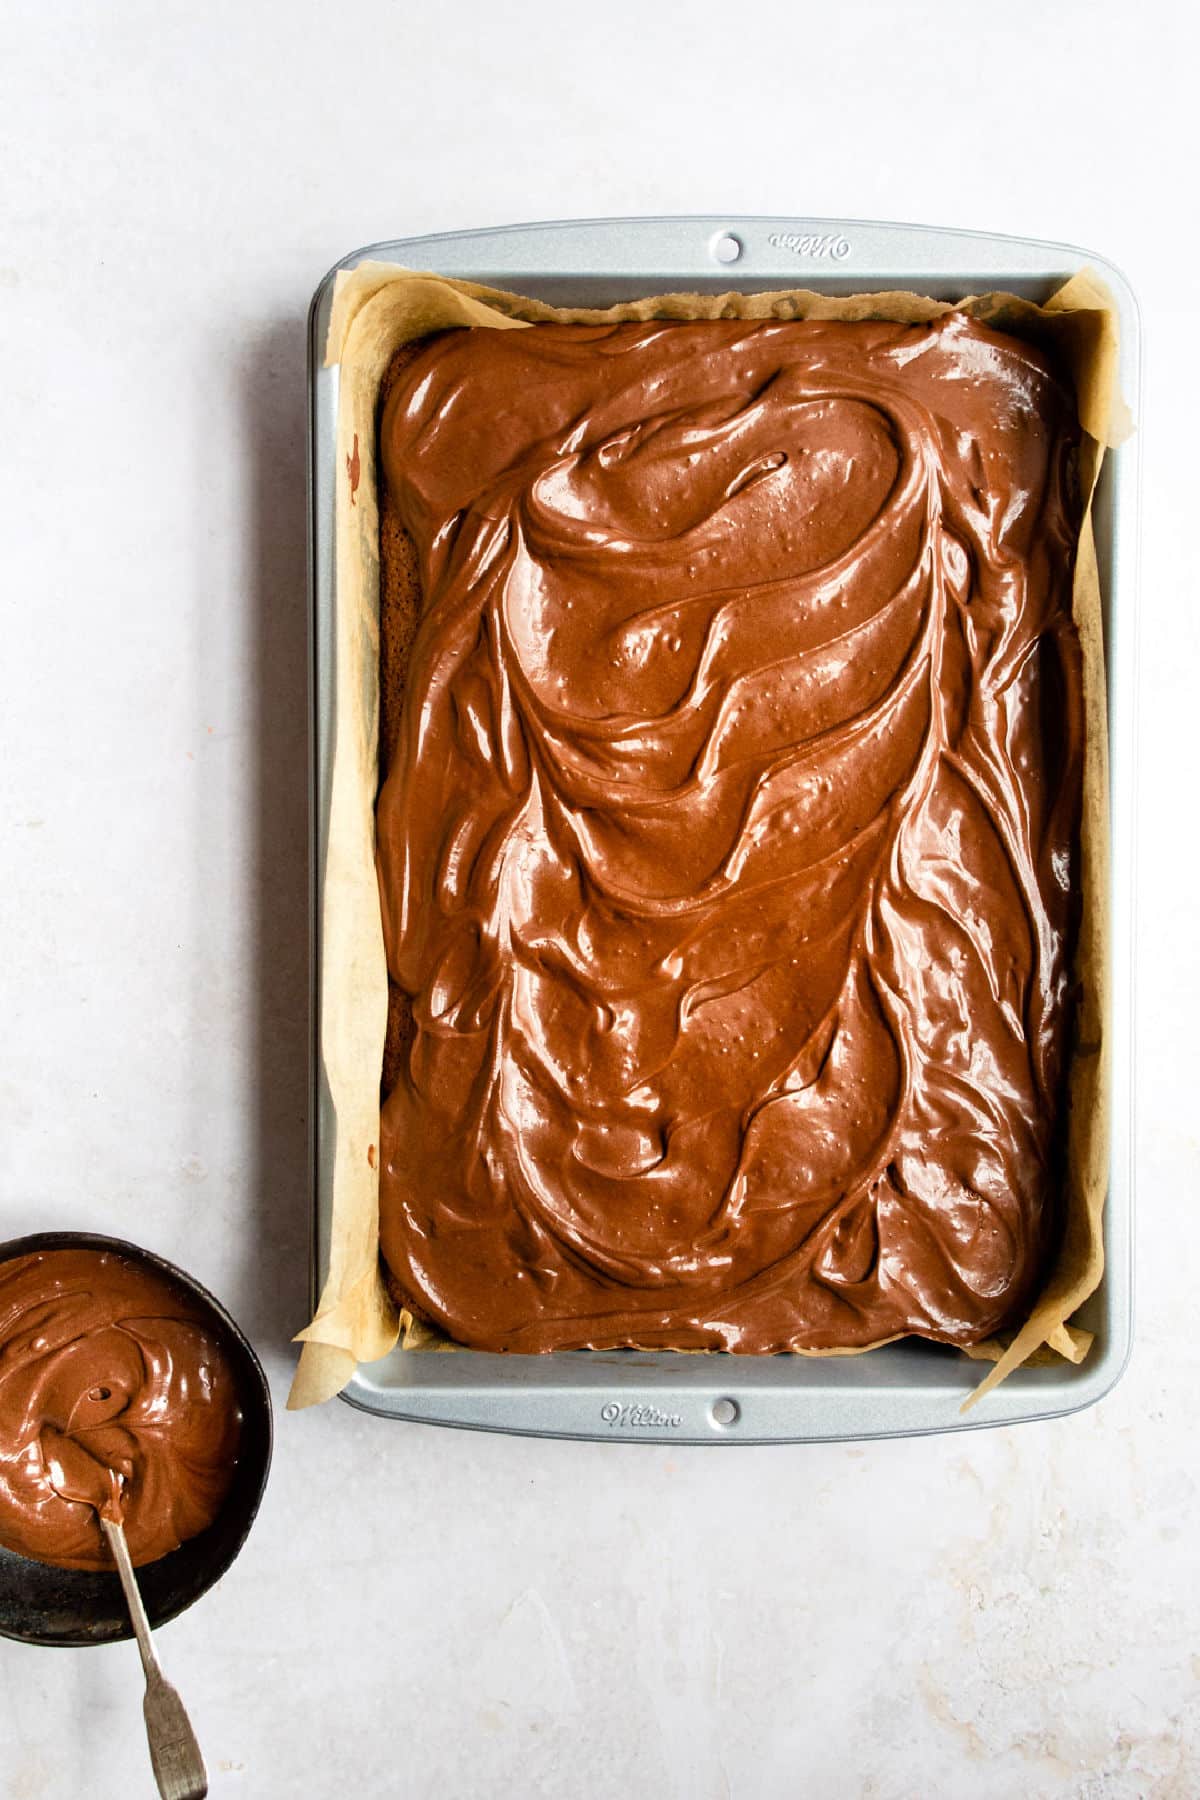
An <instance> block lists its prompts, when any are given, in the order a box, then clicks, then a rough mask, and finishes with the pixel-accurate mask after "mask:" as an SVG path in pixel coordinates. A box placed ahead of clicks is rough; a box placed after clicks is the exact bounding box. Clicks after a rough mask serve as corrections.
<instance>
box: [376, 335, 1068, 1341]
mask: <svg viewBox="0 0 1200 1800" xmlns="http://www.w3.org/2000/svg"><path fill="white" fill-rule="evenodd" d="M1076 442H1077V430H1076V428H1075V426H1074V423H1073V403H1072V397H1071V395H1070V394H1069V392H1067V391H1066V389H1065V388H1064V386H1063V385H1062V383H1061V381H1060V380H1059V378H1058V377H1057V375H1056V373H1055V371H1054V369H1053V368H1052V366H1051V365H1050V363H1049V362H1048V361H1047V360H1046V359H1045V358H1044V357H1043V356H1042V355H1041V354H1039V353H1038V352H1037V351H1035V350H1033V349H1032V348H1031V347H1030V346H1028V345H1027V344H1025V343H1023V342H1019V341H1017V340H1015V339H1012V338H1009V337H1005V336H1002V335H1000V334H998V333H996V332H995V331H992V330H990V329H988V328H987V327H984V326H982V325H980V324H977V323H975V322H973V321H971V320H969V319H967V318H965V317H964V316H962V315H959V314H950V315H947V316H946V317H944V318H943V319H941V320H939V321H938V322H937V323H935V324H933V325H930V326H899V325H890V324H842V323H839V324H825V323H812V322H810V323H760V324H748V323H745V322H740V321H727V320H722V321H716V322H704V323H701V322H697V323H689V324H663V323H650V324H622V325H616V326H599V327H587V326H557V325H545V326H538V327H536V328H533V329H529V330H513V331H486V330H476V331H454V332H448V333H445V334H442V335H441V336H439V337H437V338H435V339H431V340H429V341H427V342H426V343H425V344H424V345H423V346H422V347H421V349H420V350H419V351H418V353H417V354H416V356H415V357H414V358H413V359H412V361H411V362H410V363H409V365H408V366H407V367H406V368H405V369H404V370H403V371H402V373H401V375H400V377H399V379H398V381H397V382H396V385H395V387H394V388H393V390H392V392H391V394H390V396H389V399H388V401H387V404H386V407H385V410H384V414H383V417H382V420H381V428H380V450H381V459H382V464H383V470H384V475H385V479H386V484H387V495H388V504H391V505H394V506H395V508H396V509H397V512H398V516H399V518H400V520H401V522H402V524H403V526H404V528H405V529H406V530H407V532H408V533H409V534H410V536H411V539H412V540H413V543H414V544H415V547H416V552H417V556H418V559H419V567H420V580H421V587H422V593H423V602H424V604H423V613H422V617H421V620H420V624H419V627H418V630H417V633H416V637H415V641H414V643H413V647H412V652H411V659H410V662H409V666H408V672H407V682H406V697H405V703H404V714H403V720H402V726H401V730H400V734H399V739H398V743H397V746H396V749H395V754H394V756H393V759H392V763H391V767H390V769H389V770H388V771H387V776H386V780H385V783H384V786H383V788H382V791H381V794H380V798H379V804H378V815H377V825H378V866H379V878H380V891H381V897H382V907H383V919H384V934H385V942H386V947H387V956H388V966H389V972H390V975H391V979H392V981H393V983H394V984H395V988H396V995H397V1003H398V1004H400V1005H403V1006H407V1007H408V1008H409V1009H410V1011H411V1044H410V1047H409V1049H408V1054H407V1060H406V1066H405V1070H404V1073H403V1075H402V1078H401V1079H400V1080H399V1081H398V1082H397V1083H396V1084H395V1086H394V1087H393V1089H392V1091H391V1092H390V1093H389V1094H388V1095H387V1096H386V1099H385V1104H384V1107H383V1120H382V1126H381V1133H382V1143H381V1148H382V1167H381V1179H380V1214H381V1221H380V1222H381V1242H382V1249H383V1254H384V1257H385V1260H386V1262H387V1264H388V1266H389V1268H390V1271H391V1273H392V1276H393V1279H394V1282H395V1285H396V1288H397V1291H398V1293H399V1294H400V1295H401V1297H403V1299H404V1300H405V1301H406V1302H407V1303H408V1304H410V1305H411V1306H412V1307H413V1308H414V1310H415V1311H416V1312H417V1313H418V1314H419V1315H421V1316H424V1317H427V1318H430V1319H432V1320H434V1321H435V1322H437V1323H438V1324H439V1325H440V1326H442V1327H443V1328H444V1329H445V1330H446V1331H447V1332H449V1333H450V1334H451V1335H452V1336H453V1337H455V1338H456V1339H458V1340H459V1341H461V1342H463V1343H466V1344H470V1345H474V1346H477V1347H480V1348H491V1349H511V1350H522V1351H541V1350H551V1349H561V1348H573V1347H582V1346H593V1347H601V1346H605V1347H610V1346H618V1345H641V1346H645V1347H654V1346H660V1345H661V1346H674V1347H681V1348H685V1347H704V1348H719V1347H724V1348H728V1349H732V1350H741V1351H774V1350H783V1349H802V1348H831V1347H854V1346H863V1345H866V1344H870V1343H874V1342H877V1341H880V1340H882V1339H885V1338H888V1337H890V1336H893V1335H896V1334H899V1333H903V1332H918V1333H921V1334H923V1335H926V1336H929V1337H934V1338H939V1339H944V1340H946V1341H949V1342H953V1343H959V1344H969V1343H971V1342H973V1341H977V1340H978V1339H980V1338H982V1337H983V1336H985V1335H986V1334H987V1333H989V1332H990V1331H992V1330H993V1329H994V1328H996V1327H997V1326H999V1325H1001V1324H1002V1323H1003V1322H1004V1321H1005V1320H1006V1319H1007V1318H1008V1317H1009V1316H1010V1315H1012V1314H1013V1313H1014V1312H1015V1311H1018V1310H1019V1309H1020V1308H1021V1307H1022V1306H1024V1305H1025V1304H1027V1302H1028V1300H1029V1298H1030V1296H1031V1293H1032V1290H1033V1288H1034V1286H1035V1284H1036V1283H1037V1281H1038V1279H1039V1277H1040V1275H1041V1272H1042V1270H1043V1268H1044V1265H1045V1259H1046V1256H1047V1254H1048V1251H1049V1249H1050V1248H1051V1246H1052V1244H1053V1240H1054V1235H1055V1231H1056V1229H1057V1209H1056V1203H1055V1196H1056V1192H1057V1190H1058V1187H1059V1185H1060V1182H1061V1169H1060V1166H1059V1165H1060V1157H1061V1132H1060V1129H1059V1126H1058V1115H1059V1112H1060V1110H1061V1101H1062V1089H1063V1074H1064V1062H1065V1048H1066V1038H1067V1027H1068V1023H1069V1005H1068V1000H1069V983H1068V958H1069V953H1070V948H1071V939H1072V933H1073V929H1074V917H1075V897H1074V892H1073V880H1074V865H1075V856H1076V837H1077V830H1078V814H1079V804H1080V799H1079V796H1080V779H1081V757H1082V706H1081V697H1080V659H1079V647H1078V642H1077V637H1076V633H1075V629H1074V625H1073V623H1072V619H1071V588H1072V570H1073V558H1074V547H1075V538H1076V533H1077V524H1078V516H1079V509H1078V502H1077V498H1076V496H1075V492H1074V479H1073V470H1074V459H1073V454H1072V453H1073V450H1074V447H1075V445H1076Z"/></svg>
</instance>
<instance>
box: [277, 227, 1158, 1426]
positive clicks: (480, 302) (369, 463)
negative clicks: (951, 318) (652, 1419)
mask: <svg viewBox="0 0 1200 1800" xmlns="http://www.w3.org/2000/svg"><path fill="white" fill-rule="evenodd" d="M954 310H961V311H963V312H965V313H969V314H971V315H972V316H973V317H975V318H978V319H982V320H985V321H986V322H987V323H988V324H990V325H994V326H996V327H997V328H998V329H1001V330H1004V331H1009V332H1011V333H1012V334H1013V335H1014V336H1019V337H1025V338H1029V339H1031V340H1033V341H1035V342H1036V343H1039V344H1041V345H1043V346H1047V347H1050V348H1052V349H1054V350H1056V351H1057V353H1058V354H1059V355H1060V356H1061V357H1062V359H1063V360H1064V362H1065V363H1066V365H1067V367H1068V368H1069V370H1070V372H1071V374H1072V376H1073V379H1074V383H1075V390H1076V394H1077V397H1078V404H1079V418H1080V424H1081V426H1082V428H1083V430H1084V432H1085V434H1086V436H1085V439H1084V444H1083V449H1082V452H1081V457H1080V465H1081V467H1080V477H1081V482H1082V486H1083V491H1084V494H1085V496H1086V500H1087V510H1086V514H1085V517H1084V521H1083V526H1082V530H1081V534H1080V542H1079V551H1078V556H1077V560H1076V570H1075V589H1074V602H1073V603H1074V613H1075V620H1076V623H1077V626H1078V629H1079V635H1080V641H1081V645H1082V651H1083V704H1084V727H1085V752H1084V774H1083V815H1082V827H1081V875H1082V888H1083V904H1082V916H1081V920H1080V929H1079V942H1078V946H1077V951H1076V959H1075V976H1076V981H1077V984H1078V988H1079V999H1078V1003H1077V1004H1078V1011H1077V1017H1076V1028H1075V1043H1074V1048H1073V1051H1072V1058H1071V1065H1070V1071H1069V1118H1068V1183H1067V1190H1068V1191H1067V1196H1066V1223H1065V1229H1064V1234H1063V1240H1062V1244H1061V1248H1060V1251H1059V1254H1058V1258H1057V1261H1056V1263H1055V1265H1054V1267H1053V1269H1052V1270H1051V1273H1050V1275H1049V1277H1048V1279H1047V1282H1046V1285H1045V1287H1044V1289H1043V1291H1042V1294H1041V1297H1040V1299H1039V1300H1038V1303H1037V1305H1036V1306H1035V1307H1034V1310H1033V1312H1032V1314H1031V1315H1030V1317H1029V1318H1028V1320H1027V1321H1026V1322H1025V1324H1024V1325H1022V1326H1021V1328H1020V1329H1019V1330H1018V1331H1017V1332H1016V1333H1015V1334H1012V1335H1011V1336H1010V1337H1009V1338H1008V1339H1006V1340H1005V1341H1004V1342H1000V1341H998V1340H997V1341H992V1342H989V1343H986V1344H981V1345H977V1346H976V1347H975V1348H974V1349H972V1350H971V1351H970V1352H969V1354H970V1355H971V1356H973V1357H976V1358H982V1359H986V1360H990V1361H992V1362H993V1363H994V1367H993V1368H992V1369H991V1370H990V1372H989V1373H988V1375H987V1376H986V1378H985V1379H984V1380H983V1381H982V1382H981V1383H980V1385H979V1387H978V1388H977V1389H976V1391H975V1393H974V1394H973V1395H972V1396H971V1399H970V1401H968V1404H969V1405H970V1404H973V1403H974V1401H975V1400H977V1399H979V1398H980V1396H981V1395H983V1394H984V1393H986V1392H987V1391H988V1390H989V1389H990V1388H992V1387H994V1386H995V1385H996V1383H997V1382H999V1381H1002V1380H1003V1379H1004V1377H1005V1376H1006V1375H1007V1374H1009V1373H1010V1372H1011V1371H1012V1370H1013V1369H1014V1368H1016V1367H1017V1366H1018V1365H1019V1364H1021V1363H1022V1362H1025V1361H1027V1360H1028V1359H1029V1358H1030V1357H1043V1358H1044V1357H1053V1356H1054V1355H1058V1356H1064V1357H1068V1358H1069V1359H1070V1360H1071V1361H1072V1362H1079V1361H1082V1359H1083V1357H1084V1356H1086V1354H1087V1351H1088V1349H1089V1347H1090V1344H1091V1338H1090V1335H1089V1334H1088V1333H1087V1332H1085V1331H1082V1330H1080V1329H1079V1328H1078V1327H1076V1326H1074V1325H1072V1324H1070V1322H1069V1321H1070V1319H1071V1316H1072V1314H1073V1313H1074V1312H1075V1311H1076V1310H1077V1309H1078V1307H1079V1306H1080V1305H1081V1304H1082V1303H1083V1301H1084V1300H1086V1299H1087V1297H1088V1295H1089V1294H1091V1293H1093V1292H1094V1290H1095V1288H1096V1287H1097V1285H1098V1283H1099V1281H1100V1277H1101V1274H1102V1271H1103V1257H1104V1252H1103V1242H1102V1238H1101V1218H1102V1214H1103V1208H1104V1202H1105V1196H1106V1191H1107V1185H1108V1104H1109V1079H1108V1065H1109V1046H1108V1038H1107V1028H1106V1021H1107V1016H1108V1012H1107V1006H1108V986H1109V982H1108V966H1107V958H1108V935H1109V934H1108V899H1107V889H1108V739H1107V718H1106V703H1105V683H1104V645H1103V634H1102V619H1101V605H1100V583H1099V575H1098V571H1097V567H1096V554H1095V543H1094V539H1093V534H1092V517H1091V500H1092V493H1093V490H1094V487H1095V482H1096V478H1097V476H1098V474H1099V470H1100V464H1101V460H1102V458H1103V455H1104V450H1105V448H1106V446H1109V445H1113V444H1116V443H1118V442H1120V441H1121V439H1122V438H1123V437H1124V436H1125V435H1126V434H1127V432H1128V430H1129V419H1128V414H1127V412H1126V410H1125V408H1124V406H1123V404H1122V402H1121V400H1120V398H1119V395H1118V393H1117V347H1118V346H1117V315H1116V310H1115V308H1114V306H1113V303H1112V300H1111V297H1110V296H1109V294H1108V292H1107V290H1106V289H1105V288H1104V287H1103V285H1102V284H1101V283H1100V282H1099V280H1098V279H1097V278H1096V277H1095V276H1094V275H1093V274H1092V273H1091V272H1090V271H1088V270H1084V271H1082V272H1081V273H1080V274H1078V275H1076V276H1075V277H1073V279H1072V280H1071V281H1069V282H1068V283H1067V284H1066V285H1065V286H1064V287H1063V288H1061V289H1060V290H1059V292H1058V293H1056V294H1055V295H1054V296H1053V298H1052V299H1051V300H1049V301H1048V302H1047V303H1046V305H1045V306H1035V305H1033V304H1032V303H1030V302H1029V301H1025V300H1020V299H1017V298H1015V297H1014V296H1012V295H1008V294H986V295H983V296H981V297H975V298H967V299H964V300H962V301H961V302H959V303H958V304H957V307H956V306H954V305H952V304H950V303H947V302H944V301H937V300H931V299H928V298H926V297H924V296H922V295H920V294H914V293H884V294H859V295H853V296H850V297H848V298H843V297H834V296H831V295H827V294H814V293H809V292H807V291H805V290H803V289H798V290H791V291H788V292H777V293H760V294H714V295H697V294H662V295H655V296H651V297H649V298H646V299H643V300H637V301H631V302H627V303H625V304H623V305H619V306H613V307H609V308H607V309H605V310H602V311H599V310H596V309H593V308H586V307H572V308H558V307H553V306H548V305H546V304H545V303H544V302H542V301H538V300H531V299H526V298H522V297H520V296H519V295H515V294H506V293H501V292H499V291H498V290H496V289H491V288H485V287H480V286H477V285H476V284H475V283H472V282H466V281H454V280H450V279H447V278H444V277H442V276H438V275H427V274H419V273H414V272H413V271H411V270H408V269H403V268H399V267H397V266H396V265H394V264H390V263H378V262H367V263H361V264H360V265H359V266H358V268H356V269H354V270H352V271H349V272H344V273H343V274H342V275H341V276H339V278H338V283H337V286H336V288H335V291H334V299H333V308H332V314H331V318H330V326H329V341H328V345H327V350H326V359H325V360H326V365H327V366H332V365H335V364H336V365H338V367H339V395H338V423H337V469H338V473H339V480H338V486H337V502H336V576H337V607H336V613H337V617H336V629H335V653H336V680H335V713H336V720H335V733H334V749H333V785H332V804H331V812H330V821H329V840H328V855H327V859H326V866H325V869H324V871H323V881H322V888H321V897H320V906H321V916H322V917H321V928H322V940H321V941H322V949H323V955H322V962H321V994H320V1006H321V1055H322V1059H323V1063H324V1070H325V1076H326V1079H327V1081H328V1086H329V1093H330V1097H331V1100H332V1103H333V1111H334V1114H335V1118H336V1150H335V1159H334V1171H333V1222H332V1235H331V1255H330V1266H329V1274H328V1278H327V1280H326V1282H325V1287H324V1291H323V1292H322V1294H321V1298H320V1303H319V1305H318V1307H317V1312H316V1316H315V1318H314V1319H313V1321H312V1323H311V1324H310V1325H309V1326H308V1327H307V1328H306V1329H305V1330H304V1331H302V1332H301V1333H300V1334H299V1340H300V1341H302V1342H303V1346H304V1347H303V1350H302V1352H301V1356H300V1364H299V1367H298V1369H297V1371H296V1376H295V1380H294V1381H293V1383H292V1391H291V1394H290V1396H289V1399H288V1405H289V1407H292V1408H296V1407H303V1406H309V1405H312V1404H313V1403H314V1402H317V1401H320V1400H327V1399H329V1398H330V1397H331V1396H332V1395H334V1394H336V1393H337V1392H338V1391H339V1390H340V1389H341V1388H342V1387H344V1386H345V1384H346V1382H347V1381H348V1380H349V1379H350V1376H351V1375H352V1374H353V1372H354V1369H355V1366H356V1365H357V1363H359V1362H371V1361H373V1360H375V1359H376V1358H377V1357H381V1356H384V1355H386V1354H387V1353H388V1351H390V1350H391V1349H392V1348H393V1347H394V1346H395V1345H396V1344H397V1342H398V1341H402V1342H403V1343H404V1345H405V1347H406V1348H415V1347H417V1346H418V1345H421V1346H423V1347H433V1346H434V1345H435V1344H436V1345H437V1346H438V1347H442V1348H454V1346H451V1345H449V1344H448V1342H447V1340H445V1339H444V1338H442V1337H440V1335H439V1334H437V1333H434V1332H430V1331H428V1330H427V1329H424V1328H420V1327H417V1326H416V1325H415V1324H414V1322H413V1321H412V1320H411V1318H410V1317H409V1315H407V1314H403V1313H398V1312H397V1310H396V1308H395V1306H394V1305H393V1303H392V1301H391V1298H390V1296H389V1295H388V1292H387V1289H386V1287H385V1285H384V1282H383V1279H382V1276H381V1273H380V1268H379V1174H378V1143H379V1080H380V1069H381V1065H382V1057H383V1042H384V1031H385V1027H386V1019H387V969H386V965H385V960H384V950H383V930H382V923H381V917H380V907H379V892H378V887H377V882H376V875H375V798H376V793H377V789H378V762H377V744H378V730H379V511H378V504H377V489H376V409H377V401H378V393H379V385H380V381H381V380H382V377H383V373H384V371H385V369H386V368H387V366H388V363H389V362H390V361H391V358H392V356H393V355H394V354H395V352H396V351H397V350H398V349H399V348H400V347H401V345H403V344H405V343H409V342H411V341H412V340H413V339H415V338H418V337H423V336H425V335H426V334H427V333H428V332H431V331H438V330H442V329H444V328H445V327H447V326H451V325H469V326H473V327H477V328H482V329H485V330H495V331H512V330H522V329H524V328H525V327H526V326H528V325H531V324H536V323H537V322H539V321H541V320H552V319H558V320H566V321H577V322H583V323H597V322H601V321H604V320H619V319H649V318H660V319H711V318H732V319H736V318H745V319H766V318H776V319H805V318H810V319H885V320H892V321H896V322H900V323H906V324H908V323H915V322H917V321H924V320H928V319H932V318H936V317H938V316H939V315H940V314H942V313H945V312H950V311H954ZM468 1354H469V1352H468ZM808 1354H839V1352H810V1353H808Z"/></svg>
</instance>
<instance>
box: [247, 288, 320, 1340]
mask: <svg viewBox="0 0 1200 1800" xmlns="http://www.w3.org/2000/svg"><path fill="white" fill-rule="evenodd" d="M305 352H306V323H305V320H304V318H303V317H299V318H295V319H283V320H278V321H276V322H274V323H271V324H270V325H268V326H267V327H266V329H265V330H263V331H262V333H261V334H260V335H259V336H258V337H257V338H256V339H255V340H254V341H253V342H252V343H251V344H250V345H249V346H248V348H247V351H246V361H245V368H244V381H243V404H244V408H245V411H244V440H243V442H244V447H245V453H246V459H247V465H248V466H247V473H246V480H247V484H248V494H249V519H248V525H249V536H248V567H247V571H246V599H247V604H248V605H249V607H250V608H251V613H252V617H251V621H250V631H249V633H248V645H249V655H250V659H251V704H252V709H253V711H252V726H251V732H252V746H253V747H252V753H251V784H252V792H251V795H250V796H249V799H250V816H251V820H252V836H251V846H250V847H251V855H252V859H253V863H252V878H251V883H250V895H251V906H252V909H253V919H252V930H251V933H250V943H251V954H252V959H253V961H252V975H251V983H252V994H253V1019H254V1023H253V1034H252V1041H251V1054H250V1075H251V1083H252V1100H251V1104H252V1106H253V1108H254V1117H253V1119H252V1121H251V1133H250V1135H251V1141H252V1144H253V1155H252V1162H251V1167H250V1170H249V1171H248V1173H249V1182H250V1215H251V1216H250V1226H251V1231H250V1236H251V1242H250V1245H249V1248H248V1257H247V1261H246V1265H245V1270H244V1273H243V1276H242V1281H241V1284H240V1285H241V1291H240V1293H239V1294H238V1295H237V1297H236V1298H237V1307H238V1316H239V1318H240V1319H241V1321H242V1324H243V1326H244V1327H245V1329H246V1330H247V1331H248V1332H249V1334H250V1335H251V1337H252V1338H253V1339H254V1341H255V1342H256V1344H257V1345H258V1346H259V1348H260V1349H262V1350H266V1351H268V1352H272V1353H280V1354H283V1355H286V1356H287V1357H288V1358H289V1359H290V1358H291V1356H292V1355H293V1351H292V1349H291V1339H292V1337H293V1336H294V1335H295V1333H296V1332H297V1331H299V1330H300V1329H301V1327H302V1326H303V1325H305V1324H307V1322H308V1318H309V1292H308V1253H309V1227H310V1216H311V1210H312V1197H311V1192H310V1181H309V1152H308V1138H309V1105H310V1094H309V1045H310V1019H309V916H308V914H309V862H308V808H309V755H310V751H309V698H308V659H309V647H308V584H307V567H306V559H307V550H306V544H307V532H308V519H307V491H306V462H305V458H306V446H307V432H308V415H307V398H306V384H305Z"/></svg>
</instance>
